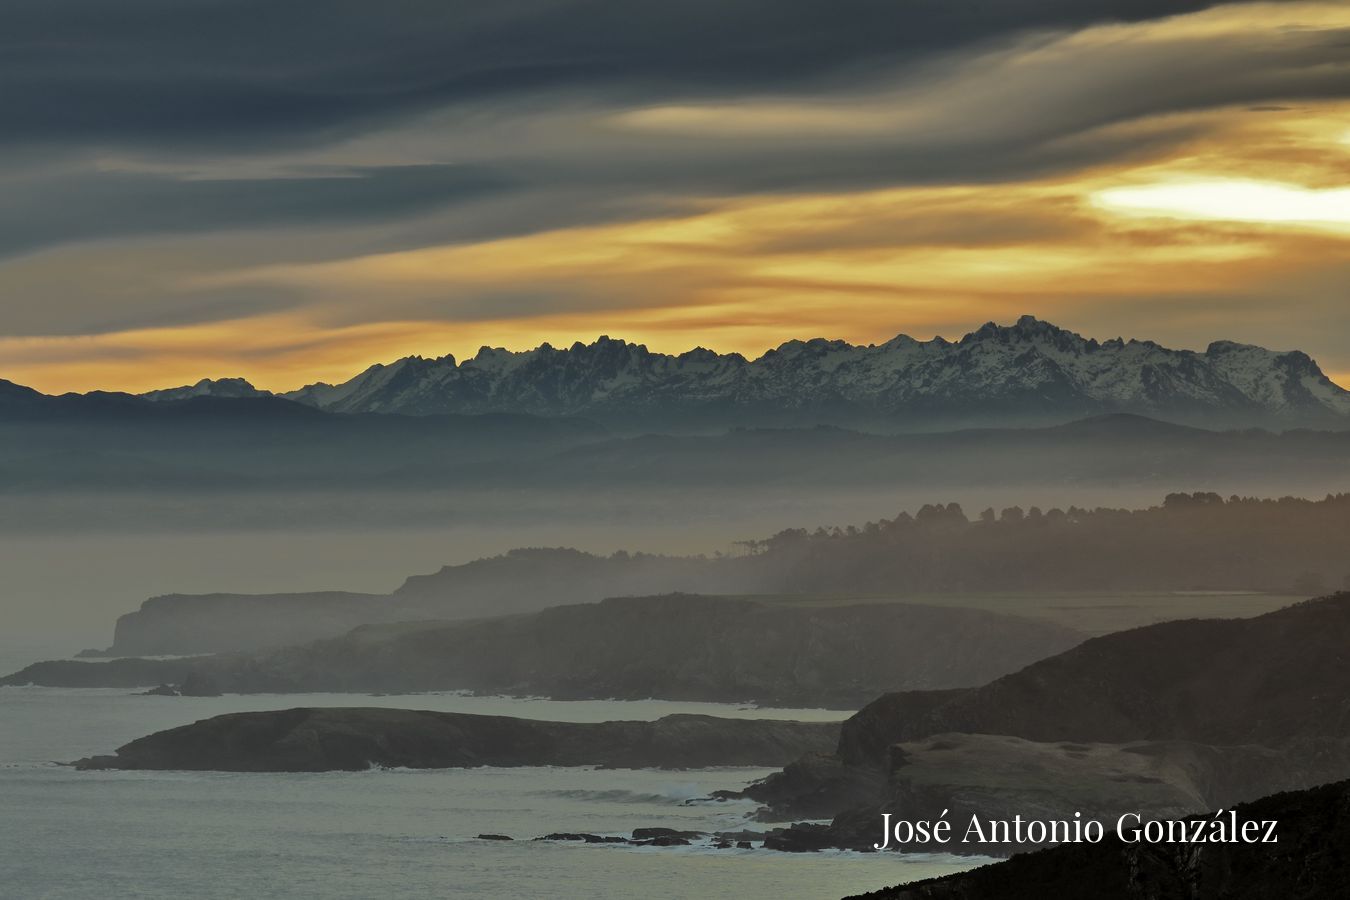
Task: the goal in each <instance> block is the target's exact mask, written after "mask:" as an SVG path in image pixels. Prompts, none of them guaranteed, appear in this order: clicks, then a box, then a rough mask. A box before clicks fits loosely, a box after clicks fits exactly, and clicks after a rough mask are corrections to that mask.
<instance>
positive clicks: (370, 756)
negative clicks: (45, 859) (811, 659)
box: [75, 707, 839, 772]
mask: <svg viewBox="0 0 1350 900" xmlns="http://www.w3.org/2000/svg"><path fill="white" fill-rule="evenodd" d="M838 733H839V726H838V724H837V723H832V722H783V721H771V720H754V719H721V718H717V717H714V716H698V715H672V716H665V717H664V718H661V719H657V720H656V721H654V722H600V723H572V722H541V721H535V720H532V719H517V718H511V717H508V716H480V715H470V714H467V713H447V712H429V711H425V710H409V709H381V708H369V707H337V708H327V709H315V708H297V709H285V710H275V711H269V712H247V713H231V714H228V715H223V716H215V717H213V718H210V719H203V720H202V721H200V722H194V723H192V724H191V725H183V726H181V727H178V728H171V729H168V730H167V731H160V732H156V733H155V734H152V735H148V736H147V737H143V738H138V739H137V740H134V741H132V742H131V743H129V744H126V745H124V746H122V747H119V748H118V750H117V753H116V755H114V756H95V757H92V758H90V759H83V760H80V761H78V762H77V763H76V764H75V765H76V766H77V767H78V768H82V769H174V770H214V771H225V772H326V771H360V770H363V769H368V768H371V767H372V766H375V767H386V768H396V767H406V768H412V769H440V768H467V767H474V766H604V767H610V768H669V769H682V768H703V767H708V766H776V765H783V764H785V763H786V762H788V761H789V760H791V759H793V758H795V757H797V756H799V755H801V754H802V753H807V752H811V751H817V750H823V749H826V748H828V747H831V746H833V745H834V743H835V741H836V740H837V738H838Z"/></svg>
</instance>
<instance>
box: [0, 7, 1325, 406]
mask: <svg viewBox="0 0 1350 900" xmlns="http://www.w3.org/2000/svg"><path fill="white" fill-rule="evenodd" d="M4 6H5V8H4V11H3V12H0V84H3V85H4V86H5V88H4V90H3V91H0V122H3V123H4V127H3V129H0V195H2V196H3V197H4V202H3V203H0V378H5V379H9V380H11V381H16V382H20V383H24V384H29V385H32V386H34V387H37V388H39V389H41V390H45V391H50V392H60V391H68V390H78V391H85V390H92V389H104V390H130V391H140V390H148V389H152V388H159V387H168V386H173V385H178V384H184V383H190V382H195V381H196V380H198V379H199V378H202V377H227V376H242V377H245V378H248V379H249V380H251V381H253V382H254V383H255V384H257V385H259V386H261V387H266V388H270V389H274V390H286V389H291V388H295V387H299V386H300V385H303V384H306V383H310V382H314V381H319V380H322V381H341V380H345V379H346V378H348V377H350V376H351V375H353V374H355V373H356V372H358V371H360V370H361V369H363V368H365V367H366V366H368V365H370V364H372V363H375V362H388V361H391V360H393V359H395V358H398V357H401V356H406V355H411V354H419V355H424V356H441V355H444V354H446V353H452V354H454V355H456V356H457V357H459V358H464V357H467V356H471V355H472V354H473V353H474V352H475V351H476V350H477V349H478V348H479V347H480V346H482V345H489V346H503V347H508V348H511V349H527V348H529V347H533V346H535V345H537V344H539V343H541V342H544V341H549V342H551V343H553V344H555V345H560V344H567V343H570V342H572V341H574V340H583V341H590V340H593V339H595V338H596V337H597V336H599V335H601V334H607V335H611V336H614V337H622V338H626V339H628V340H632V341H637V342H642V343H645V344H647V345H648V346H649V347H651V348H652V349H655V350H662V351H670V352H678V351H683V350H687V349H689V348H691V347H694V346H704V347H710V348H713V349H716V350H720V351H733V350H734V351H739V352H742V353H745V354H747V355H749V356H752V357H753V356H758V355H759V354H760V353H762V352H763V351H764V350H765V349H767V348H769V347H772V346H775V345H777V344H779V343H781V342H783V341H785V340H789V339H793V338H802V339H805V338H810V337H827V338H843V339H846V340H849V341H852V342H855V343H874V342H880V341H884V340H887V339H889V338H891V337H894V336H895V335H896V334H897V333H901V332H903V333H907V334H910V335H913V336H915V337H919V338H928V337H932V336H933V335H937V334H941V335H944V336H946V337H949V338H955V337H959V336H960V335H961V334H963V333H965V332H966V331H969V330H972V329H974V328H976V327H978V326H979V325H980V324H982V323H983V322H986V321H990V320H993V321H999V322H1011V321H1012V320H1014V319H1016V318H1017V317H1018V316H1020V315H1022V314H1033V315H1036V316H1038V317H1040V318H1043V319H1047V320H1049V321H1052V322H1054V323H1056V324H1058V325H1061V326H1063V327H1067V328H1071V329H1073V330H1076V331H1079V332H1080V333H1083V334H1084V335H1086V336H1090V337H1097V338H1110V337H1115V336H1125V337H1138V338H1148V339H1153V340H1156V341H1159V342H1160V343H1163V344H1165V345H1168V346H1174V347H1193V348H1196V349H1203V348H1204V347H1205V346H1206V345H1207V344H1208V343H1209V342H1210V341H1212V340H1217V339H1230V340H1239V341H1245V342H1249V343H1256V344H1261V345H1263V346H1268V347H1272V348H1275V349H1295V348H1297V349H1302V350H1305V351H1307V352H1308V353H1310V354H1311V355H1313V356H1314V358H1316V359H1318V360H1319V361H1320V362H1321V364H1322V366H1323V368H1324V369H1325V370H1326V371H1327V372H1328V374H1330V375H1331V376H1332V377H1333V378H1335V379H1337V380H1338V381H1339V382H1340V383H1341V384H1343V385H1347V386H1350V340H1347V338H1348V337H1350V3H1347V2H1334V3H1325V2H1274V3H1208V2H1195V0H831V2H829V3H824V2H819V0H809V2H808V0H683V2H681V3H668V2H659V3H658V2H650V0H628V2H622V3H620V2H613V0H604V2H601V0H494V2H492V3H481V2H477V0H472V2H469V0H386V2H383V3H379V4H371V3H361V2H354V0H324V2H318V0H288V2H285V3H276V2H273V0H265V2H264V0H120V2H118V3H116V4H111V3H107V2H106V0H8V2H6V3H5V5H4Z"/></svg>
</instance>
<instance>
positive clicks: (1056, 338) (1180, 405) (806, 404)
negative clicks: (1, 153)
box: [287, 316, 1350, 429]
mask: <svg viewBox="0 0 1350 900" xmlns="http://www.w3.org/2000/svg"><path fill="white" fill-rule="evenodd" d="M287 396H288V397H290V398H291V399H294V400H299V401H301V402H305V403H310V404H312V405H315V406H319V407H321V408H323V409H330V410H335V411H341V412H400V413H406V414H413V415H425V414H432V413H447V412H470V413H473V412H519V413H534V414H540V415H576V416H585V417H590V418H595V419H599V420H601V421H605V422H607V423H609V424H611V425H613V426H616V427H631V428H644V429H645V428H658V429H668V428H681V427H696V428H722V427H728V426H740V425H756V424H759V425H793V426H795V425H815V424H841V425H851V426H854V427H875V428H887V429H893V428H916V427H923V428H928V427H938V426H950V425H956V424H980V425H983V424H995V423H1002V424H1008V423H1013V422H1026V423H1046V422H1057V421H1066V420H1068V419H1073V418H1080V417H1083V416H1089V415H1101V414H1108V413H1134V414H1140V415H1148V416H1154V417H1160V418H1168V419H1172V420H1176V421H1184V422H1188V423H1192V424H1210V425H1224V426H1252V425H1260V426H1270V427H1290V426H1294V425H1319V426H1325V425H1329V426H1335V427H1346V426H1350V392H1346V391H1344V390H1342V389H1341V388H1340V387H1338V386H1337V385H1335V384H1333V383H1332V382H1331V381H1330V380H1328V379H1327V378H1326V376H1325V375H1323V374H1322V372H1321V370H1320V369H1319V368H1318V367H1317V364H1316V363H1315V362H1313V361H1312V360H1311V359H1310V358H1309V357H1308V356H1307V355H1306V354H1303V353H1298V352H1276V351H1270V350H1265V349H1263V348H1260V347H1251V346H1249V345H1244V344H1237V343H1233V342H1226V341H1218V342H1215V343H1214V344H1211V345H1210V347H1209V348H1208V349H1207V350H1205V351H1204V352H1203V353H1197V352H1195V351H1191V350H1171V349H1168V348H1165V347H1162V346H1161V345H1159V344H1156V343H1154V342H1152V341H1141V340H1134V339H1130V340H1125V339H1123V338H1112V339H1110V340H1107V341H1104V342H1098V341H1097V340H1094V339H1089V338H1084V337H1082V336H1081V335H1078V334H1076V333H1074V332H1072V331H1068V330H1067V329H1064V328H1060V327H1058V326H1056V325H1054V324H1052V323H1050V322H1046V321H1043V320H1041V319H1037V318H1036V317H1034V316H1022V317H1021V318H1019V319H1018V320H1017V321H1016V322H1014V323H1013V324H1011V325H999V324H998V323H995V322H990V323H987V324H985V325H983V326H981V327H980V328H978V329H976V330H975V331H973V332H971V333H970V334H967V335H966V336H965V337H963V338H961V339H960V340H959V341H957V342H954V343H953V342H951V341H948V340H946V339H944V338H942V337H934V338H933V339H932V340H928V341H919V340H916V339H914V338H912V337H909V336H907V335H904V334H899V335H897V336H896V337H894V338H892V339H891V340H889V341H886V342H885V343H882V344H876V345H862V346H858V345H853V344H849V343H847V342H846V341H840V340H829V339H826V338H820V337H815V338H810V339H805V340H791V341H786V342H784V343H783V344H781V345H779V346H778V347H775V348H774V349H772V350H769V351H766V352H765V353H764V354H763V355H762V356H760V357H759V358H757V359H754V360H747V359H746V358H745V357H744V356H741V355H740V354H735V353H730V354H722V353H717V352H715V351H712V350H708V349H705V348H701V347H700V348H696V349H693V350H689V351H686V352H684V353H681V354H679V355H669V354H663V353H654V352H652V351H651V350H649V349H648V348H647V346H646V345H644V344H635V343H630V342H628V341H625V340H622V339H617V338H611V337H609V336H608V335H602V336H601V337H599V338H598V339H597V340H595V341H594V342H592V343H590V344H586V343H582V342H580V341H577V342H576V343H573V344H572V345H571V346H570V347H567V348H564V349H558V348H555V347H553V346H552V345H549V344H541V345H540V346H539V347H537V348H535V349H533V350H526V351H523V352H515V351H510V350H504V349H501V348H490V347H483V348H482V349H480V350H479V351H478V353H477V354H476V355H475V356H474V357H473V358H471V359H468V360H465V361H464V362H462V363H458V364H457V363H455V361H454V359H453V357H442V358H440V359H438V360H421V359H420V358H414V357H410V358H408V359H405V360H400V361H398V362H396V363H394V364H391V365H390V366H386V367H372V368H371V369H368V370H367V371H366V372H363V373H362V374H361V375H358V376H357V377H356V378H354V379H352V380H351V381H349V382H346V383H344V384H341V385H310V386H309V387H306V388H303V389H301V390H300V391H296V392H293V393H291V394H289V395H287Z"/></svg>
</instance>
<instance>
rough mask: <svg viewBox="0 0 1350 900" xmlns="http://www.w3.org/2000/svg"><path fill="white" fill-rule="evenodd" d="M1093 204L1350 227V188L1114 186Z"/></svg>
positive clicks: (1226, 183)
mask: <svg viewBox="0 0 1350 900" xmlns="http://www.w3.org/2000/svg"><path fill="white" fill-rule="evenodd" d="M1092 202H1093V205H1095V206H1098V207H1100V208H1103V209H1109V210H1111V211H1113V212H1124V213H1132V214H1137V215H1151V216H1165V217H1168V218H1178V219H1211V220H1221V221H1229V222H1255V223H1264V224H1274V225H1303V226H1312V227H1318V228H1330V229H1333V230H1336V231H1350V188H1334V189H1326V190H1318V189H1313V188H1305V187H1300V186H1298V185H1291V184H1281V183H1278V182H1271V181H1232V180H1214V181H1185V182H1169V183H1163V184H1151V185H1144V186H1141V187H1119V188H1108V189H1107V190H1103V191H1098V192H1097V193H1095V194H1093V195H1092Z"/></svg>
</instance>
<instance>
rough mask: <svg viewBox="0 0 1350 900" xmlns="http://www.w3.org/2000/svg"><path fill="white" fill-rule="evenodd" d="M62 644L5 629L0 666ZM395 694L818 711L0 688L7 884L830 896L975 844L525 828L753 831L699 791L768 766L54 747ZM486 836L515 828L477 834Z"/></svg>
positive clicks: (740, 811) (211, 890)
mask: <svg viewBox="0 0 1350 900" xmlns="http://www.w3.org/2000/svg"><path fill="white" fill-rule="evenodd" d="M69 649H70V648H50V649H48V648H39V647H36V646H34V645H33V644H31V643H28V644H21V643H17V642H13V641H11V642H9V644H8V645H7V646H6V645H0V671H3V672H6V673H7V672H11V671H14V670H15V669H17V668H19V667H21V666H23V665H25V664H27V663H29V662H32V661H34V660H35V659H39V658H53V657H59V656H61V655H62V654H63V653H68V652H69ZM293 706H391V707H407V708H417V709H435V710H446V711H457V712H475V713H487V714H494V715H512V716H522V717H529V718H539V719H551V720H557V721H578V722H581V721H586V722H591V721H604V720H607V719H655V718H659V717H660V716H663V715H668V714H670V713H674V712H700V713H710V714H714V715H723V716H739V717H761V718H796V719H811V720H828V719H839V718H843V716H844V715H845V713H842V712H837V711H826V710H765V709H755V708H745V707H740V706H736V705H730V704H711V703H672V702H663V701H639V702H620V701H580V702H555V701H547V700H529V699H512V698H501V697H472V696H464V695H459V694H417V695H404V696H361V695H356V696H354V695H350V694H297V695H276V694H272V695H253V696H233V695H231V696H224V697H149V696H142V695H139V694H138V693H136V692H134V691H127V690H118V689H89V690H82V689H67V688H35V687H21V688H0V897H3V898H5V900H10V898H14V900H41V898H53V900H55V898H80V900H84V898H100V900H102V898H122V897H136V898H165V900H169V898H172V900H187V898H202V900H216V898H292V897H294V898H316V900H319V898H322V900H331V898H398V897H416V898H422V897H454V898H457V897H473V898H516V897H528V898H554V897H557V898H572V897H575V898H636V897H640V898H664V897H669V898H682V897H691V898H692V897H698V898H711V897H732V898H736V900H758V898H764V900H770V898H783V897H813V898H835V897H842V896H845V895H848V894H856V893H861V892H865V891H869V890H875V889H877V888H880V887H883V886H885V885H890V884H896V883H899V882H903V881H912V880H915V879H919V878H927V877H931V876H934V875H941V874H945V873H948V872H954V871H958V870H961V869H964V868H968V867H970V866H971V865H974V864H977V863H979V862H982V860H972V859H962V858H957V857H944V856H900V855H895V854H889V853H887V854H861V853H846V852H826V853H812V854H789V853H779V852H775V851H769V850H760V849H754V850H716V849H712V848H705V847H697V846H695V847H631V846H623V845H614V844H609V845H597V844H578V843H555V842H544V841H540V842H536V841H531V840H530V839H531V838H534V837H538V836H540V835H543V834H547V833H549V832H554V831H572V832H582V831H584V832H593V833H597V834H625V835H626V834H628V833H630V832H631V831H632V830H633V829H634V828H641V827H644V826H666V827H673V828H680V829H692V830H701V831H712V830H727V829H739V828H741V827H749V828H752V829H762V828H764V827H765V826H762V825H759V824H757V823H755V822H753V821H751V820H750V816H751V814H752V812H753V810H754V804H752V803H743V802H725V803H716V802H704V801H701V798H705V797H707V796H708V794H709V793H710V792H712V791H715V790H719V789H736V788H739V787H742V786H743V785H745V784H746V783H747V782H749V781H751V780H754V779H756V778H761V777H763V776H765V775H767V774H768V772H769V770H766V769H752V768H719V769H701V770H692V771H663V770H654V769H641V770H627V769H620V770H599V769H593V768H552V767H541V768H479V769H448V770H385V771H379V770H372V771H368V772H354V773H353V772H330V773H302V774H272V773H262V774H254V773H247V774H241V773H215V772H115V771H99V772H79V771H76V770H74V769H72V768H70V767H68V766H62V765H59V764H58V763H60V762H64V761H69V760H73V759H77V758H79V757H82V756H89V755H92V754H96V753H108V752H111V751H112V750H114V749H115V748H116V747H118V746H119V745H121V744H123V743H125V742H127V741H128V740H131V739H132V738H135V737H139V736H142V735H145V734H149V733H150V732H153V731H157V730H160V729H163V728H170V727H173V726H175V725H182V724H185V723H188V722H192V721H195V720H197V719H202V718H206V717H209V716H213V715H218V714H221V713H226V712H238V711H245V710H264V709H283V708H288V707H293ZM480 833H496V834H507V835H510V836H512V837H513V838H516V840H514V841H509V842H506V841H500V842H498V841H486V840H479V839H478V838H477V837H476V836H477V835H478V834H480Z"/></svg>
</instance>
